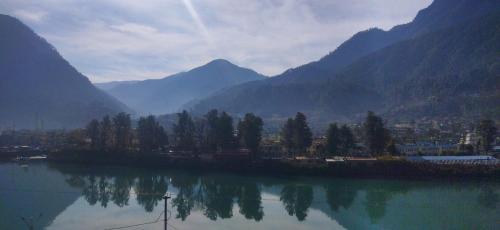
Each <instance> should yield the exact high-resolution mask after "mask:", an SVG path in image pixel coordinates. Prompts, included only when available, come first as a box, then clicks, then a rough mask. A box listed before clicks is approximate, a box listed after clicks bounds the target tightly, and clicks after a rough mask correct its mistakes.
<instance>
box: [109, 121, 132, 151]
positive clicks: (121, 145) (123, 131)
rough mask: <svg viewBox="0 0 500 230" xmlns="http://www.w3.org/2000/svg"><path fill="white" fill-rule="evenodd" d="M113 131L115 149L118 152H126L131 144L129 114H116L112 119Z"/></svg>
mask: <svg viewBox="0 0 500 230" xmlns="http://www.w3.org/2000/svg"><path fill="white" fill-rule="evenodd" d="M113 126H114V131H115V138H116V141H115V149H116V150H119V151H123V150H127V149H129V148H130V146H131V143H132V121H131V120H130V114H126V113H118V114H117V115H116V116H115V117H113Z"/></svg>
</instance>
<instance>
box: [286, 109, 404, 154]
mask: <svg viewBox="0 0 500 230" xmlns="http://www.w3.org/2000/svg"><path fill="white" fill-rule="evenodd" d="M325 136H326V144H325V146H324V150H325V151H326V153H327V154H328V155H334V156H338V155H347V154H349V153H350V152H352V150H354V149H355V147H356V139H355V137H354V134H353V132H352V130H351V129H350V128H349V127H348V126H347V125H342V126H340V127H339V126H338V125H337V124H336V123H332V124H330V125H329V127H328V130H327V132H326V135H325ZM281 137H282V143H283V145H284V147H285V148H286V149H287V150H288V151H302V152H303V151H305V150H306V149H308V148H309V147H310V146H311V144H312V133H311V130H310V128H309V126H308V124H307V120H306V116H305V115H304V114H302V113H300V112H299V113H297V114H296V116H295V118H289V119H288V120H287V121H286V123H285V125H284V126H283V128H282V131H281ZM363 139H364V142H365V145H366V148H367V149H368V150H369V152H370V153H371V154H372V155H381V154H383V153H385V152H389V153H390V154H397V150H396V146H395V142H394V140H393V139H392V137H391V135H390V132H389V130H388V129H386V128H385V127H384V122H383V120H382V118H380V117H378V116H376V115H375V114H374V113H373V112H371V111H370V112H368V114H367V116H366V120H365V122H364V124H363Z"/></svg>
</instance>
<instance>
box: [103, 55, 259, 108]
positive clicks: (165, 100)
mask: <svg viewBox="0 0 500 230" xmlns="http://www.w3.org/2000/svg"><path fill="white" fill-rule="evenodd" d="M264 78H265V77H264V76H263V75H260V74H258V73H256V72H255V71H253V70H250V69H246V68H242V67H239V66H236V65H234V64H232V63H230V62H229V61H226V60H222V59H217V60H213V61H211V62H210V63H207V64H205V65H203V66H200V67H197V68H194V69H192V70H189V71H187V72H181V73H177V74H174V75H171V76H168V77H165V78H163V79H156V80H145V81H140V82H136V83H132V84H121V85H117V86H115V87H113V88H111V89H109V90H108V92H109V93H110V94H111V95H113V96H115V97H116V98H118V99H120V100H121V101H122V102H124V103H125V104H127V105H128V106H130V107H131V108H133V109H135V110H136V111H138V112H140V113H143V114H148V113H152V114H162V113H172V112H176V111H178V110H179V109H180V107H181V106H182V105H183V104H185V103H188V102H190V101H192V100H197V99H202V98H204V97H206V96H208V95H210V94H211V93H214V92H216V91H217V90H220V89H223V88H226V87H230V86H234V85H237V84H241V83H244V82H249V81H255V80H262V79H264Z"/></svg>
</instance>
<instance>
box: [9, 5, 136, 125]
mask: <svg viewBox="0 0 500 230" xmlns="http://www.w3.org/2000/svg"><path fill="white" fill-rule="evenodd" d="M123 110H127V108H126V106H124V105H123V104H121V103H120V102H118V101H117V100H116V99H114V98H113V97H111V96H109V95H107V94H106V93H104V92H102V91H100V90H99V89H97V88H95V87H94V86H93V85H92V84H91V83H90V81H89V80H88V79H87V78H86V77H85V76H83V75H82V74H81V73H79V72H78V71H77V70H76V69H75V68H74V67H73V66H71V65H70V64H69V63H68V62H67V61H66V60H64V59H63V57H61V55H59V53H58V52H57V51H56V49H55V48H54V47H53V46H51V45H50V44H49V43H48V42H47V41H45V40H44V39H43V38H41V37H39V36H38V35H36V34H35V33H34V32H33V31H32V30H31V29H30V28H28V27H27V26H26V25H24V24H23V23H22V22H20V21H19V20H17V19H16V18H13V17H10V16H7V15H0V126H2V127H12V126H15V127H16V128H35V127H40V126H42V124H43V126H44V127H45V128H70V127H77V126H81V125H83V124H85V123H86V122H87V121H89V120H90V119H91V118H95V117H101V116H103V115H105V114H112V113H116V112H120V111H123Z"/></svg>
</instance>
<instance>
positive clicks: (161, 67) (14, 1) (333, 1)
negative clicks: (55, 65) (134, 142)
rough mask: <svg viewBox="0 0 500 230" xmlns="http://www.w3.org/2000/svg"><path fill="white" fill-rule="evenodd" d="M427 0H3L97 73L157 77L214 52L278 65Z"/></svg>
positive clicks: (317, 54)
mask: <svg viewBox="0 0 500 230" xmlns="http://www.w3.org/2000/svg"><path fill="white" fill-rule="evenodd" d="M430 3H431V0H347V1H346V0H324V1H320V0H294V1H286V0H241V1H237V0H169V1H167V0H74V1H70V0H36V1H35V0H31V1H25V0H1V1H0V13H3V14H9V15H12V16H16V17H17V18H19V19H21V20H22V21H23V22H24V23H26V24H27V25H28V26H30V27H31V28H33V29H34V30H35V32H37V33H38V34H40V35H41V36H43V37H44V38H46V39H47V40H48V41H49V42H50V43H52V45H54V46H55V47H56V48H57V50H58V51H59V52H60V53H61V54H62V55H63V56H64V57H65V58H66V59H67V60H68V61H69V62H70V63H71V64H73V65H74V66H75V67H76V68H77V69H78V70H80V71H81V72H82V73H84V74H85V75H86V76H88V77H89V78H90V79H91V81H93V82H104V81H113V80H133V79H146V78H160V77H164V76H167V75H169V74H173V73H176V72H179V71H183V70H187V69H190V68H193V67H196V66H199V65H202V64H204V63H207V62H209V61H210V60H212V59H215V58H224V59H227V60H229V61H231V62H233V63H235V64H237V65H240V66H244V67H249V68H252V69H254V70H256V71H257V72H260V73H263V74H266V75H270V76H272V75H275V74H279V73H281V72H283V71H284V70H286V69H287V68H290V67H295V66H298V65H301V64H304V63H307V62H310V61H313V60H317V59H319V58H321V57H322V56H324V55H326V54H328V53H329V52H330V51H333V50H334V49H335V48H336V47H337V46H338V45H340V44H341V43H342V42H343V41H345V40H346V39H348V38H349V37H351V36H352V35H353V34H354V33H356V32H358V31H361V30H366V29H368V28H372V27H379V28H382V29H390V28H391V27H392V26H394V25H398V24H402V23H407V22H409V21H411V20H412V19H413V18H414V17H415V15H416V14H417V12H418V10H420V9H422V8H425V7H427V6H428V5H429V4H430Z"/></svg>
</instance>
